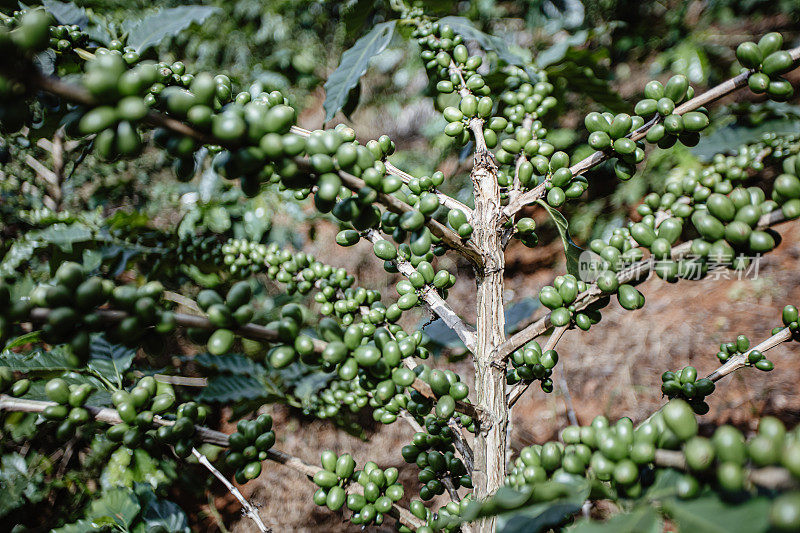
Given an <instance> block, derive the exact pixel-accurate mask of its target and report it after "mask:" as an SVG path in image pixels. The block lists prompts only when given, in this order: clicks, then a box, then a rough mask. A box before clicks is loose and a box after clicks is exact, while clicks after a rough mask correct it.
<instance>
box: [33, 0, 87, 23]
mask: <svg viewBox="0 0 800 533" xmlns="http://www.w3.org/2000/svg"><path fill="white" fill-rule="evenodd" d="M42 5H43V6H44V8H45V10H46V11H47V12H49V13H50V14H52V15H53V16H54V17H55V19H56V20H57V21H58V23H59V24H63V25H65V26H72V25H73V24H77V25H78V26H79V27H80V28H81V29H84V28H86V26H88V24H89V16H88V15H87V14H86V10H85V9H83V8H82V7H80V6H76V5H75V4H73V3H72V2H59V1H57V0H42Z"/></svg>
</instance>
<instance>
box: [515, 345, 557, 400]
mask: <svg viewBox="0 0 800 533" xmlns="http://www.w3.org/2000/svg"><path fill="white" fill-rule="evenodd" d="M510 360H511V367H510V368H509V369H508V370H507V371H506V383H508V384H509V385H514V384H515V383H519V382H520V381H522V382H525V383H529V382H531V381H533V380H539V382H540V385H541V387H542V390H543V391H544V392H547V393H550V392H553V380H552V379H550V376H551V375H552V374H553V369H554V368H555V366H556V364H558V352H556V351H555V350H547V351H545V352H542V347H541V346H540V345H539V343H538V342H536V341H530V342H529V343H527V344H525V345H524V346H522V347H520V348H519V349H517V350H515V351H514V352H512V353H511V357H510Z"/></svg>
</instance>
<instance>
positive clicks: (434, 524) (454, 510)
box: [409, 493, 475, 533]
mask: <svg viewBox="0 0 800 533" xmlns="http://www.w3.org/2000/svg"><path fill="white" fill-rule="evenodd" d="M474 504H475V499H474V497H473V495H472V493H469V494H467V495H466V496H464V498H462V499H461V501H460V502H454V501H451V502H448V503H447V504H446V505H443V506H442V507H440V508H439V510H438V511H436V512H435V513H434V512H433V511H431V510H430V509H428V508H427V507H425V505H424V504H423V503H422V502H421V501H419V500H411V503H410V504H409V510H410V511H411V514H413V515H414V516H416V517H417V518H419V519H420V520H425V525H424V526H421V527H418V528H417V529H416V533H435V532H437V531H446V532H447V533H451V532H453V531H458V530H459V528H460V527H461V524H462V522H463V520H462V519H461V516H462V515H463V514H464V513H465V512H466V511H467V509H468V508H469V507H470V505H474ZM409 531H410V530H409Z"/></svg>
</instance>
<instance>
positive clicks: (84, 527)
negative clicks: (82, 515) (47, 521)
mask: <svg viewBox="0 0 800 533" xmlns="http://www.w3.org/2000/svg"><path fill="white" fill-rule="evenodd" d="M104 529H105V527H104V526H102V525H100V524H94V523H93V522H92V521H91V520H78V521H77V522H73V523H72V524H66V525H64V526H61V527H59V528H56V529H53V530H51V532H50V533H86V532H87V531H103V530H104Z"/></svg>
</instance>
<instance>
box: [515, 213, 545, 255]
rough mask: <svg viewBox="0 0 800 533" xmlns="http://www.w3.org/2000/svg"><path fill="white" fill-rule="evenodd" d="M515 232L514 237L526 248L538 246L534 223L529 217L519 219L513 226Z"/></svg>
mask: <svg viewBox="0 0 800 533" xmlns="http://www.w3.org/2000/svg"><path fill="white" fill-rule="evenodd" d="M514 229H515V230H516V231H515V233H514V236H515V237H516V238H517V239H519V240H520V242H522V244H524V245H525V246H527V247H528V248H533V247H535V246H536V245H537V244H539V236H538V235H536V231H535V230H536V221H535V220H533V219H532V218H530V217H522V218H519V219H518V220H517V222H516V224H515V225H514Z"/></svg>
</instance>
